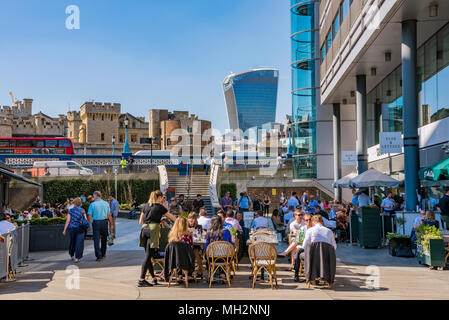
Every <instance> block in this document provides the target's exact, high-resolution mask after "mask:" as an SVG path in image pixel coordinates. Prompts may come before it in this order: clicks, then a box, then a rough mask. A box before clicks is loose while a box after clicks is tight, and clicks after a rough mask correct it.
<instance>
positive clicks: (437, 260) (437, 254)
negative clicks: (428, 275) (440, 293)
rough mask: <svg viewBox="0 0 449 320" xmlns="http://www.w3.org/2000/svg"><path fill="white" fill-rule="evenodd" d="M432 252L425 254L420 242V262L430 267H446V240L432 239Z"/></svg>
mask: <svg viewBox="0 0 449 320" xmlns="http://www.w3.org/2000/svg"><path fill="white" fill-rule="evenodd" d="M429 242H430V246H429V247H430V250H429V252H430V254H429V255H425V254H423V249H422V246H421V245H420V244H418V245H417V257H418V263H419V264H426V265H428V266H429V267H440V268H443V267H444V241H443V239H430V241H429Z"/></svg>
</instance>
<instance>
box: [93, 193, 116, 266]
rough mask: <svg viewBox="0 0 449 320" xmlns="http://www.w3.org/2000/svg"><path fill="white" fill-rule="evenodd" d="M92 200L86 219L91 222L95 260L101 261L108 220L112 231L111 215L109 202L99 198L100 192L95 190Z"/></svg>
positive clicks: (103, 255) (106, 236) (105, 241)
mask: <svg viewBox="0 0 449 320" xmlns="http://www.w3.org/2000/svg"><path fill="white" fill-rule="evenodd" d="M92 199H93V202H92V203H91V204H90V206H89V211H88V213H87V214H88V220H89V223H91V222H92V229H93V238H94V249H95V256H96V257H97V261H101V260H102V259H103V258H104V257H105V256H106V244H107V241H108V222H109V225H110V228H111V231H114V225H113V223H112V216H111V212H110V210H109V204H108V203H107V202H106V201H104V200H103V199H101V192H100V191H95V192H94V194H93V197H92Z"/></svg>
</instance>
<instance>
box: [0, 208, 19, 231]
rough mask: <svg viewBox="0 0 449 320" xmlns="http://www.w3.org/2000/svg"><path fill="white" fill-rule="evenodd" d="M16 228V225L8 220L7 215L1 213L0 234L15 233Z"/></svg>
mask: <svg viewBox="0 0 449 320" xmlns="http://www.w3.org/2000/svg"><path fill="white" fill-rule="evenodd" d="M15 228H16V225H15V224H13V223H11V222H9V221H8V220H6V215H5V214H4V213H0V234H3V233H6V232H8V231H13V230H14V229H15Z"/></svg>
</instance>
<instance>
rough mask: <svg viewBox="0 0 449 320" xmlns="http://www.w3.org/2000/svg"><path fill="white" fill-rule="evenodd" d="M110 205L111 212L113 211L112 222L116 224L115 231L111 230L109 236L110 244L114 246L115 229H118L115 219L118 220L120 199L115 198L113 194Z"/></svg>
mask: <svg viewBox="0 0 449 320" xmlns="http://www.w3.org/2000/svg"><path fill="white" fill-rule="evenodd" d="M109 207H110V212H111V216H112V224H113V226H114V231H112V230H111V234H110V238H109V245H110V246H112V245H113V244H114V240H115V231H116V227H115V220H117V216H118V210H119V207H118V201H117V200H115V198H114V197H113V196H109Z"/></svg>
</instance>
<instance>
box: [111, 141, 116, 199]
mask: <svg viewBox="0 0 449 320" xmlns="http://www.w3.org/2000/svg"><path fill="white" fill-rule="evenodd" d="M112 155H113V156H115V136H112ZM116 199H117V198H116Z"/></svg>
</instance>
